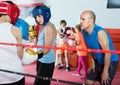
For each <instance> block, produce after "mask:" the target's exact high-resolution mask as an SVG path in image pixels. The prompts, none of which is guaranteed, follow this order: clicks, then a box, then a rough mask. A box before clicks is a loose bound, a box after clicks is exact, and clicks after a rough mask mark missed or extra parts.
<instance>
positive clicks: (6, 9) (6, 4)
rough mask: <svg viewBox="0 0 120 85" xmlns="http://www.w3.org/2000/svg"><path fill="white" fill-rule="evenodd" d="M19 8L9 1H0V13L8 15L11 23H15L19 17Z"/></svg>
mask: <svg viewBox="0 0 120 85" xmlns="http://www.w3.org/2000/svg"><path fill="white" fill-rule="evenodd" d="M19 14H20V10H19V8H18V6H17V5H15V4H14V3H13V2H11V1H1V2H0V15H1V16H2V15H8V16H9V17H10V19H11V23H13V24H14V23H15V22H16V21H17V19H18V17H19Z"/></svg>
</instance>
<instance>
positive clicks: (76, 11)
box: [0, 0, 120, 85]
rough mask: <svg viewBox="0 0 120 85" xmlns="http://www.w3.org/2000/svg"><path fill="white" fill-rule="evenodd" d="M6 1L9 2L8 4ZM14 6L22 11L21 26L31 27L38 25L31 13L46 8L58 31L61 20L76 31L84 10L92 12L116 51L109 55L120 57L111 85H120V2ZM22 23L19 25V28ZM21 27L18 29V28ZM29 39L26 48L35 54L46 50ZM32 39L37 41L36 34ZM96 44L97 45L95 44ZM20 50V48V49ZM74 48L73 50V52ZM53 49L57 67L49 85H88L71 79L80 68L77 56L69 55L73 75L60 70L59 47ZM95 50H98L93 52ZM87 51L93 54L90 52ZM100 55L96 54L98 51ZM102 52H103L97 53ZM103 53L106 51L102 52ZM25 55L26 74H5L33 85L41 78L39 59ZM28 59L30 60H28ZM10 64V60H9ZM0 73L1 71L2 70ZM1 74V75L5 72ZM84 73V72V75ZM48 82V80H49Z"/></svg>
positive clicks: (39, 1) (35, 1) (20, 1)
mask: <svg viewBox="0 0 120 85" xmlns="http://www.w3.org/2000/svg"><path fill="white" fill-rule="evenodd" d="M0 1H5V0H0ZM6 1H7V0H6ZM11 1H13V2H14V3H16V4H17V6H18V7H19V8H20V16H19V19H20V21H22V20H23V22H25V24H24V23H21V24H22V25H24V26H26V23H30V24H31V25H36V22H35V20H34V19H33V18H30V16H32V9H33V8H34V7H35V6H39V5H43V4H45V5H46V6H48V7H49V8H50V9H51V18H50V22H52V23H53V24H54V25H55V27H56V30H57V29H58V28H59V26H60V20H66V22H67V27H75V25H76V24H79V23H80V15H81V13H82V11H84V10H92V11H94V13H95V15H96V21H95V23H96V24H98V25H100V26H102V27H103V28H104V29H105V30H106V32H108V33H109V35H110V37H111V39H112V43H113V45H114V47H115V51H114V52H113V51H112V52H110V53H115V54H118V57H119V62H118V68H117V72H116V74H115V76H114V79H113V81H112V84H111V85H119V84H120V16H119V15H120V1H119V0H11ZM18 24H19V23H16V26H17V25H18ZM18 27H19V26H18ZM32 29H34V28H33V27H29V29H27V27H26V28H25V29H24V31H22V32H23V33H26V32H27V31H28V30H32ZM26 36H28V35H25V39H24V40H23V41H22V42H23V44H21V45H23V47H29V48H32V49H34V50H35V51H36V49H37V48H41V47H42V48H45V46H37V45H35V44H33V43H34V42H32V44H31V43H30V42H27V41H26ZM31 36H33V37H34V33H33V35H32V32H31ZM0 44H3V45H11V46H17V44H14V43H10V42H4V43H3V42H0ZM93 44H94V41H93ZM18 46H19V45H18ZM71 47H73V48H71ZM71 47H69V48H67V50H68V51H70V52H71V51H75V50H76V49H74V46H71ZM49 48H50V49H54V54H55V66H54V72H53V76H52V78H50V80H51V84H50V85H85V84H84V82H85V79H80V77H79V76H75V75H72V73H73V72H74V71H76V70H77V66H78V56H77V52H75V53H73V54H71V53H70V52H69V54H68V64H69V67H70V71H66V68H62V69H58V68H59V63H58V62H59V60H58V59H57V55H56V50H57V48H56V46H54V47H49ZM62 49H66V48H64V47H63V48H62ZM94 50H95V49H94ZM86 51H89V52H91V51H90V50H89V49H87V50H86ZM96 51H97V50H96ZM98 52H101V51H98ZM102 52H103V53H105V52H107V51H104V50H103V51H102ZM24 55H26V56H27V57H26V60H27V62H26V60H25V61H24V60H23V61H22V62H23V64H22V65H23V68H24V73H19V72H18V73H17V72H11V71H6V70H5V69H4V70H5V72H10V73H13V74H14V73H15V74H16V75H24V76H25V85H34V80H35V78H36V77H38V78H41V77H39V76H37V75H36V64H37V55H32V56H30V55H27V54H24ZM90 56H91V55H89V54H87V56H86V58H85V59H86V65H87V67H88V68H89V67H90V66H91V65H92V61H91V59H90ZM27 58H29V59H27ZM8 61H9V60H8ZM0 69H1V68H0ZM4 70H2V71H4ZM83 71H84V70H83V69H82V70H81V73H84V72H83ZM46 79H49V78H46ZM46 79H45V80H46ZM94 85H100V83H99V82H97V81H95V84H94Z"/></svg>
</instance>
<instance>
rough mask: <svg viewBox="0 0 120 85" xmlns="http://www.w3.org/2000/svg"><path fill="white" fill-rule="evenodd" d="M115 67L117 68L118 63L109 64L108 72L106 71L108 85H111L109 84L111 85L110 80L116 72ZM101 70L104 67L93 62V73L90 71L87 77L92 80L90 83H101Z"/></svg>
mask: <svg viewBox="0 0 120 85" xmlns="http://www.w3.org/2000/svg"><path fill="white" fill-rule="evenodd" d="M117 67H118V61H113V62H110V67H109V71H108V73H109V77H110V81H109V85H111V83H112V80H113V78H114V76H115V74H116V71H117ZM103 68H104V65H100V64H99V63H98V62H97V61H96V60H95V72H94V71H93V70H91V71H90V72H89V73H88V75H87V79H88V80H92V81H99V82H100V83H101V75H102V72H103ZM100 85H105V84H102V83H101V84H100Z"/></svg>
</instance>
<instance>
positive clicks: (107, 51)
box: [0, 42, 120, 54]
mask: <svg viewBox="0 0 120 85" xmlns="http://www.w3.org/2000/svg"><path fill="white" fill-rule="evenodd" d="M0 44H1V45H8V46H23V47H30V48H47V49H55V50H56V49H63V50H70V51H87V52H99V53H112V54H120V51H116V50H97V49H76V48H71V47H67V48H62V47H55V46H54V47H52V46H40V45H39V46H38V45H28V44H16V43H6V42H0Z"/></svg>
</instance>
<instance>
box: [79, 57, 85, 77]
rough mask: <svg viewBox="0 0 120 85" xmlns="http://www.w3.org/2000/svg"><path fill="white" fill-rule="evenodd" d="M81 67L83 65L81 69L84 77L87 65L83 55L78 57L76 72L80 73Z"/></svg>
mask: <svg viewBox="0 0 120 85" xmlns="http://www.w3.org/2000/svg"><path fill="white" fill-rule="evenodd" d="M82 67H83V70H84V77H86V75H87V65H86V61H85V56H79V57H78V67H77V71H78V73H80V71H81V68H82Z"/></svg>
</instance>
